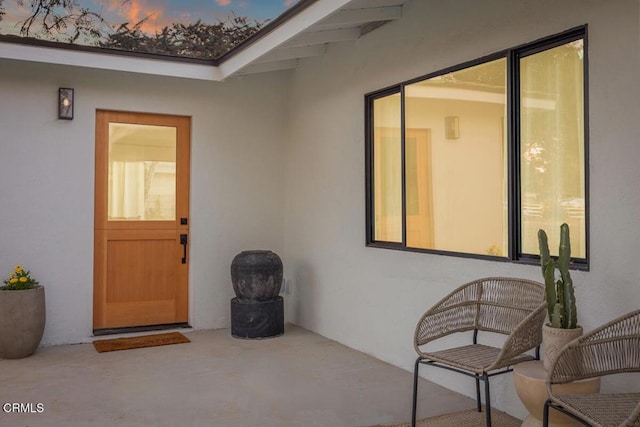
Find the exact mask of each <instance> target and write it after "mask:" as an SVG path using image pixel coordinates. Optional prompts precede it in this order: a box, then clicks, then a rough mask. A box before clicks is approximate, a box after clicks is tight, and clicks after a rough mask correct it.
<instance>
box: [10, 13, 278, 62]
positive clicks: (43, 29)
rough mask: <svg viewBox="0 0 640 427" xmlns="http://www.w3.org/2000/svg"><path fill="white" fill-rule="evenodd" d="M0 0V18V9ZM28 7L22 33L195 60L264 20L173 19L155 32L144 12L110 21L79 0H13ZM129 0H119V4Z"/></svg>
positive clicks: (233, 42) (216, 52) (224, 48)
mask: <svg viewBox="0 0 640 427" xmlns="http://www.w3.org/2000/svg"><path fill="white" fill-rule="evenodd" d="M3 1H4V0H0V20H1V19H2V14H3V13H4V12H3V9H2V3H3ZM15 1H16V2H17V4H18V5H20V6H23V7H28V8H30V9H31V13H30V15H29V16H28V17H27V18H26V19H24V20H23V21H20V22H19V23H18V24H19V25H20V35H21V36H23V37H34V38H46V39H49V40H53V41H61V42H67V43H72V44H73V43H79V44H84V45H93V46H99V47H103V48H109V49H118V50H125V51H129V52H141V53H153V54H159V55H170V56H179V57H188V58H198V59H214V58H217V57H219V56H221V55H223V54H224V53H226V52H228V51H229V50H230V49H232V48H233V47H235V46H237V45H238V44H239V43H241V42H242V41H244V40H245V39H247V38H248V37H250V36H251V35H252V34H254V33H255V32H257V31H258V30H259V29H260V28H262V26H263V25H264V24H265V23H266V22H267V21H265V22H259V21H256V20H252V19H250V18H246V17H242V16H236V15H233V16H232V17H231V18H230V19H229V20H228V21H225V22H222V21H220V22H218V23H217V24H206V23H204V22H202V21H200V20H197V21H196V22H193V23H190V24H182V23H173V24H171V25H169V26H165V27H164V28H162V29H161V30H160V31H157V32H156V33H155V34H148V33H145V32H144V31H143V30H142V29H143V26H144V24H145V22H146V21H147V19H148V18H149V17H148V16H147V17H145V18H144V19H142V20H140V21H139V22H137V23H135V24H131V23H129V22H125V23H122V24H119V25H112V24H110V23H108V22H107V21H106V20H105V18H103V17H102V16H101V15H100V13H98V12H93V11H91V10H89V9H88V8H86V7H82V6H81V5H80V2H79V0H15ZM130 2H131V0H120V5H121V6H122V7H124V6H126V5H127V4H129V3H130Z"/></svg>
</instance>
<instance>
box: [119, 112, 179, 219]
mask: <svg viewBox="0 0 640 427" xmlns="http://www.w3.org/2000/svg"><path fill="white" fill-rule="evenodd" d="M176 135H177V132H176V128H175V127H167V126H153V125H137V124H129V123H109V193H108V219H109V221H173V220H175V219H176V145H177V144H176Z"/></svg>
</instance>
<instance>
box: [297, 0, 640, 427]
mask: <svg viewBox="0 0 640 427" xmlns="http://www.w3.org/2000/svg"><path fill="white" fill-rule="evenodd" d="M403 15H404V17H403V19H402V20H401V21H399V22H394V23H390V24H388V25H387V26H385V27H383V28H381V29H379V30H377V31H375V32H373V33H369V34H367V35H365V36H364V37H362V38H361V39H359V40H358V41H356V42H353V43H345V44H340V45H337V46H331V47H330V48H329V51H328V54H327V55H326V56H324V57H322V58H317V59H309V60H305V61H304V62H303V63H302V64H301V66H300V67H299V68H298V70H297V71H296V73H295V75H294V77H293V82H292V86H291V105H290V109H291V110H290V111H291V113H290V123H291V125H290V127H289V132H290V134H289V138H288V146H287V149H286V161H285V165H286V176H285V177H286V200H285V206H286V207H285V220H286V221H285V224H286V226H285V257H286V275H287V277H288V279H289V284H290V290H289V292H290V293H289V295H288V299H287V301H288V310H289V311H288V312H289V316H290V318H291V319H292V320H294V321H295V322H297V323H299V324H300V325H302V326H303V327H306V328H309V329H311V330H314V331H316V332H318V333H320V334H323V335H325V336H328V337H330V338H333V339H336V340H338V341H340V342H342V343H345V344H347V345H349V346H351V347H354V348H356V349H359V350H362V351H364V352H366V353H370V354H372V355H374V356H376V357H378V358H380V359H383V360H385V361H388V362H390V363H392V364H395V365H397V366H401V367H403V368H405V369H407V370H412V363H413V361H414V360H415V353H414V351H413V348H412V334H413V330H414V327H415V324H416V322H417V320H418V317H419V316H420V314H421V313H422V312H424V310H425V309H426V308H428V307H429V306H431V305H432V304H434V303H435V302H436V301H437V300H439V299H440V298H441V297H443V296H444V295H446V294H447V293H449V292H450V291H451V290H452V289H453V288H454V287H455V286H457V285H459V284H462V283H464V282H466V281H468V280H471V279H475V278H479V277H483V276H495V275H506V276H516V277H525V278H531V279H536V280H539V279H540V270H539V268H538V267H536V266H526V265H518V264H513V263H501V262H491V261H480V260H473V259H465V258H456V257H449V256H438V255H427V254H418V253H410V252H399V251H392V250H384V249H375V248H367V247H365V193H364V189H365V185H364V176H365V174H364V100H363V95H364V94H365V93H367V92H370V91H374V90H376V89H380V88H384V87H387V86H389V85H392V84H395V83H398V82H400V81H404V80H407V79H410V78H414V77H418V76H421V75H424V74H427V73H430V72H434V71H437V70H439V69H442V68H445V67H448V66H453V65H456V64H459V63H462V62H465V61H469V60H473V59H476V58H479V57H482V56H484V55H487V54H491V53H494V52H497V51H500V50H502V49H505V48H510V47H515V46H518V45H520V44H523V43H527V42H531V41H533V40H536V39H539V38H542V37H545V36H549V35H553V34H556V33H559V32H562V31H565V30H567V29H570V28H573V27H576V26H579V25H583V24H588V25H589V32H588V37H589V61H590V62H589V90H590V93H589V121H590V125H589V128H590V135H589V137H590V141H589V150H590V162H589V177H590V203H591V208H590V214H591V226H590V233H591V235H590V238H591V240H590V241H591V270H590V271H589V272H578V271H576V272H575V273H573V277H574V282H575V283H576V285H577V290H576V293H577V298H578V304H579V306H578V307H579V320H580V323H581V324H582V325H583V326H584V328H585V329H586V330H590V329H593V328H594V327H596V326H597V325H600V324H602V323H604V322H606V321H608V320H610V319H612V318H614V317H616V316H618V315H621V314H623V313H625V312H628V311H631V310H634V309H637V308H638V307H639V306H640V292H639V291H638V283H640V271H639V270H638V269H637V268H636V266H635V264H636V261H635V259H636V258H637V256H636V254H637V253H638V251H639V250H640V227H639V226H638V212H639V211H640V192H639V191H638V190H637V183H638V182H640V168H638V162H639V161H640V144H638V135H640V122H639V121H638V117H640V101H639V99H640V85H639V84H638V80H637V76H638V75H640V60H639V55H640V49H639V44H640V33H639V16H640V14H639V2H638V1H637V0H626V1H625V0H616V1H611V2H602V1H598V0H589V1H585V0H567V1H563V2H557V1H551V0H543V1H536V2H533V1H507V0H491V1H483V2H477V1H474V0H462V1H456V2H442V1H435V0H433V1H432V0H414V1H411V2H409V3H408V4H407V5H406V6H405V9H404V11H403ZM436 371H441V370H431V371H430V372H429V373H428V374H427V377H428V378H430V379H434V380H436V381H438V382H440V383H442V384H444V385H445V386H447V387H450V388H453V389H455V390H457V391H460V392H463V393H465V394H468V395H470V396H472V395H473V392H474V388H473V381H470V380H469V379H468V378H463V377H462V376H460V375H457V376H456V375H454V374H450V373H447V372H436ZM512 381H513V380H512V377H511V375H506V376H501V377H497V378H495V379H494V380H492V397H493V399H494V404H496V405H497V407H498V408H500V409H503V410H506V411H508V412H510V413H512V414H514V415H517V416H523V415H524V414H525V412H524V408H523V406H522V405H521V404H520V402H519V400H518V398H517V396H516V394H515V391H514V388H513V383H512ZM623 381H624V380H622V379H617V380H614V381H609V382H606V383H605V384H604V389H605V390H607V389H613V390H615V389H620V388H622V386H623ZM407 393H408V394H410V389H409V388H408V389H407Z"/></svg>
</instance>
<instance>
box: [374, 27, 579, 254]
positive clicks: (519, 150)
mask: <svg viewBox="0 0 640 427" xmlns="http://www.w3.org/2000/svg"><path fill="white" fill-rule="evenodd" d="M585 42H586V29H585V28H579V29H575V30H572V31H569V32H567V33H564V34H561V35H558V36H554V37H550V38H547V39H545V40H541V41H538V42H535V43H532V44H530V45H527V46H522V47H519V48H515V49H510V50H507V51H504V52H500V53H497V54H495V55H492V56H490V57H487V58H483V59H481V60H477V61H474V62H471V63H467V64H463V65H461V66H457V67H452V68H450V69H447V70H444V71H441V72H437V73H433V74H430V75H427V76H424V77H421V78H418V79H414V80H411V81H408V82H404V83H400V84H398V85H396V86H393V87H390V88H387V89H384V90H382V91H377V92H374V93H371V94H368V95H366V97H365V101H366V109H367V110H366V122H367V125H366V126H367V129H366V140H367V152H366V158H367V169H366V170H367V244H368V245H371V246H379V247H387V248H393V249H405V250H415V251H426V252H437V253H445V254H454V255H463V256H474V257H482V258H485V257H486V258H495V259H510V260H522V261H527V260H535V259H536V257H537V255H538V239H537V232H538V230H539V229H544V230H546V231H547V233H548V235H549V240H550V247H551V248H555V249H556V250H557V246H558V245H557V243H558V240H559V235H558V234H559V228H560V224H562V223H564V222H566V223H568V224H569V226H570V229H571V238H572V254H573V256H574V258H575V263H574V264H575V265H576V266H578V267H580V266H583V267H586V266H587V259H588V257H587V252H588V238H587V230H588V228H587V224H588V221H587V219H588V215H587V214H588V210H587V187H588V186H587V184H588V182H587V181H588V177H587V171H586V165H587V150H586V134H587V133H586V129H585V128H586V123H587V121H586V119H585V118H586V108H585V102H586V72H585V70H586V43H585Z"/></svg>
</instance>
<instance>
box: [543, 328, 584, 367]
mask: <svg viewBox="0 0 640 427" xmlns="http://www.w3.org/2000/svg"><path fill="white" fill-rule="evenodd" d="M582 333H583V330H582V326H578V327H576V328H574V329H562V328H552V327H551V326H549V325H547V324H545V325H544V326H543V327H542V348H543V353H542V354H543V360H542V363H543V366H544V368H545V369H546V370H547V371H549V369H550V368H551V365H552V364H553V362H554V361H555V360H556V358H557V357H558V353H560V350H561V349H562V348H563V347H564V346H565V345H567V344H568V343H569V342H571V341H573V340H574V339H576V338H579V337H581V336H582Z"/></svg>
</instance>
